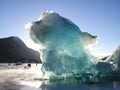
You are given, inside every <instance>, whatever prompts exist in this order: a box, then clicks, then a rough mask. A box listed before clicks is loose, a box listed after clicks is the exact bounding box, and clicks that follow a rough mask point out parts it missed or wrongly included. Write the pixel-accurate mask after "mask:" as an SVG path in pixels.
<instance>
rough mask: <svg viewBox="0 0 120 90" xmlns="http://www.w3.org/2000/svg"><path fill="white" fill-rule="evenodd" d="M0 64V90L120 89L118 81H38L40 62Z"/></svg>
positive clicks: (40, 74)
mask: <svg viewBox="0 0 120 90" xmlns="http://www.w3.org/2000/svg"><path fill="white" fill-rule="evenodd" d="M25 66H26V64H23V65H18V66H16V65H8V64H4V63H2V64H0V90H120V82H108V83H101V84H80V83H79V82H78V81H69V82H68V81H54V82H49V81H39V80H36V79H39V78H40V77H41V76H42V73H41V71H40V69H41V64H37V65H36V64H32V67H31V68H24V67H25Z"/></svg>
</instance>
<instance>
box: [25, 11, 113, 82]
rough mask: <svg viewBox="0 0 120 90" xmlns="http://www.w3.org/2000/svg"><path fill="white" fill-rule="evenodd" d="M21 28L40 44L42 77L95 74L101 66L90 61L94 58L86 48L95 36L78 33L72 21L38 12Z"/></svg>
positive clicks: (78, 77) (59, 77)
mask: <svg viewBox="0 0 120 90" xmlns="http://www.w3.org/2000/svg"><path fill="white" fill-rule="evenodd" d="M25 27H26V28H27V29H28V31H29V36H30V37H31V39H32V40H33V41H34V42H35V43H37V44H38V45H39V47H40V50H39V52H40V54H41V55H40V58H41V60H42V69H41V70H42V72H43V78H44V79H53V80H54V79H66V78H71V77H74V78H76V79H80V78H81V77H82V79H84V78H85V80H86V79H88V78H89V79H91V78H93V77H94V78H96V77H97V76H96V75H97V74H98V72H99V68H101V67H102V66H101V63H98V64H94V61H95V60H97V59H95V58H94V57H93V56H92V55H91V54H90V52H89V50H88V49H89V46H90V45H92V44H94V43H95V42H96V41H97V36H93V35H91V34H89V33H87V32H82V31H81V30H80V29H79V27H78V26H77V25H75V24H74V23H73V22H72V21H70V20H69V19H67V18H64V17H62V16H60V15H59V14H57V13H55V12H52V11H47V12H44V13H42V14H41V15H40V17H39V19H38V21H36V22H32V23H28V24H26V25H25ZM96 65H98V66H96ZM105 66H106V65H105ZM107 66H109V65H107ZM110 67H111V66H110ZM108 68H109V67H108ZM108 70H109V69H108ZM102 72H104V71H102ZM83 76H84V78H83ZM91 76H92V77H91ZM83 81H84V80H83Z"/></svg>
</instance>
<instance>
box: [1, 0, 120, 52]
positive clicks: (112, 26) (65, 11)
mask: <svg viewBox="0 0 120 90" xmlns="http://www.w3.org/2000/svg"><path fill="white" fill-rule="evenodd" d="M47 10H52V11H54V12H56V13H59V14H60V15H61V16H63V17H66V18H68V19H70V20H71V21H73V22H74V23H75V24H76V25H77V26H78V27H79V28H80V30H81V31H83V32H89V33H91V34H92V35H97V36H98V37H99V41H98V43H97V45H95V46H94V48H93V51H94V53H96V54H107V53H111V52H113V51H114V50H115V49H116V48H117V47H118V46H119V45H120V38H119V37H120V0H0V38H5V37H9V36H17V37H19V38H20V39H22V40H23V41H24V42H25V43H26V44H27V46H29V47H31V48H34V46H33V43H31V41H30V39H29V37H28V34H27V30H26V29H25V27H24V25H25V24H27V23H28V22H32V21H36V20H37V19H38V17H39V15H40V14H41V13H42V12H44V11H47Z"/></svg>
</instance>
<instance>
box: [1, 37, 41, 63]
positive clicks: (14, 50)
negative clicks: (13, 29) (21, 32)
mask: <svg viewBox="0 0 120 90" xmlns="http://www.w3.org/2000/svg"><path fill="white" fill-rule="evenodd" d="M21 61H22V62H41V60H40V55H39V53H38V52H37V51H35V50H32V49H30V48H28V47H27V46H26V45H25V44H24V42H23V41H22V40H21V39H19V38H18V37H14V36H12V37H8V38H2V39H0V63H13V62H21Z"/></svg>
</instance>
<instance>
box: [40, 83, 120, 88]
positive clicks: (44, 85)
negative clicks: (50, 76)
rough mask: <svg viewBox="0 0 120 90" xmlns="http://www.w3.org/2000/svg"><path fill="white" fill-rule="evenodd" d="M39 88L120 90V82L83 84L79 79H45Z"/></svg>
mask: <svg viewBox="0 0 120 90" xmlns="http://www.w3.org/2000/svg"><path fill="white" fill-rule="evenodd" d="M39 90H120V82H108V83H99V84H85V83H84V84H81V83H80V82H79V81H52V82H50V81H43V82H42V84H41V85H40V87H39Z"/></svg>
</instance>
